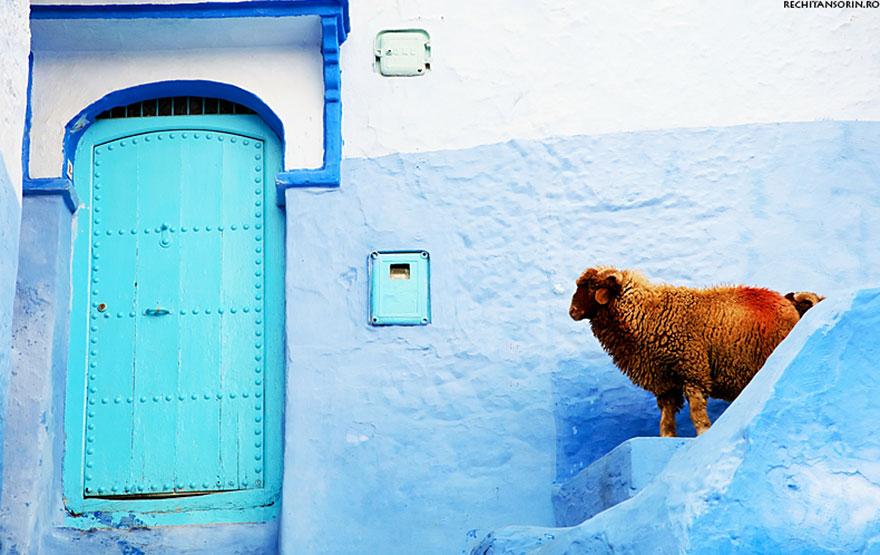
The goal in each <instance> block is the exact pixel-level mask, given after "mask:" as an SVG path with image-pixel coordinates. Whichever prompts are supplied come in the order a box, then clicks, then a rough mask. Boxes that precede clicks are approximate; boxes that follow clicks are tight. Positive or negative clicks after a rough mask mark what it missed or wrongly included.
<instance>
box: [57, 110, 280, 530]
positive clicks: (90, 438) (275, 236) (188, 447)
mask: <svg viewBox="0 0 880 555" xmlns="http://www.w3.org/2000/svg"><path fill="white" fill-rule="evenodd" d="M170 145H175V146H170ZM281 167H282V151H281V143H280V141H279V140H278V138H277V136H276V135H275V134H274V133H273V132H272V131H271V130H270V129H269V128H268V127H267V126H266V125H265V124H264V123H263V122H262V121H261V120H260V118H259V117H256V116H244V115H237V116H231V115H224V116H175V117H151V118H131V119H118V120H102V121H99V122H98V123H96V124H94V125H93V126H91V127H90V128H89V129H88V130H87V131H86V132H85V133H84V135H83V138H82V140H80V142H79V145H78V147H77V150H76V156H75V161H74V186H75V188H76V193H77V194H78V195H79V198H80V199H81V202H82V207H81V209H80V210H79V212H78V215H77V218H78V221H77V225H76V230H75V235H74V254H73V305H72V311H71V335H70V348H69V359H68V381H67V393H66V407H65V432H66V442H65V453H64V468H63V489H64V497H65V504H66V508H67V510H68V513H69V517H68V522H67V524H68V525H71V526H75V527H79V528H91V527H94V526H114V525H118V524H119V523H120V522H121V521H123V520H125V521H126V522H129V523H130V522H131V519H132V517H133V518H135V519H136V521H137V523H139V524H140V525H159V524H200V523H215V522H255V521H262V520H267V519H271V518H274V517H275V516H276V515H277V511H278V500H279V495H280V486H281V474H282V468H283V465H282V450H281V438H282V434H281V428H282V411H283V409H282V407H283V398H284V395H283V387H284V357H283V333H284V332H283V323H284V321H283V317H284V314H283V311H284V297H283V225H284V223H283V213H282V211H281V209H280V208H278V207H277V206H276V204H275V202H274V200H275V196H274V195H275V191H274V187H273V186H272V185H273V179H272V176H274V175H275V174H276V173H277V172H278V171H279V170H280V169H281ZM267 184H268V185H269V186H268V187H267V186H266V185H267ZM108 517H109V518H108ZM129 525H130V524H129Z"/></svg>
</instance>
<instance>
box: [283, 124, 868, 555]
mask: <svg viewBox="0 0 880 555" xmlns="http://www.w3.org/2000/svg"><path fill="white" fill-rule="evenodd" d="M878 149H880V124H876V123H834V122H825V123H813V124H782V125H750V126H737V127H731V128H719V129H694V130H675V131H657V132H644V133H624V134H611V135H601V136H582V137H567V138H558V139H550V140H542V141H511V142H507V143H501V144H496V145H487V146H482V147H479V148H474V149H464V150H456V151H442V152H431V153H425V154H411V155H393V156H387V157H382V158H375V159H362V160H347V161H345V163H344V165H343V184H344V185H343V187H342V188H340V189H339V190H334V191H290V192H288V197H287V201H288V203H287V242H288V243H287V264H288V290H287V303H288V304H287V306H288V314H287V326H288V338H287V342H288V348H289V354H288V357H289V367H290V368H289V373H288V390H287V395H288V401H287V410H288V415H287V422H288V425H287V429H286V434H287V435H286V449H287V451H286V453H285V469H286V473H285V477H284V501H283V504H282V518H283V522H282V547H283V548H284V550H285V552H286V553H297V552H301V551H306V552H314V553H355V552H357V553H401V554H403V553H449V552H457V551H459V550H465V551H468V550H469V549H470V548H471V547H472V546H473V545H474V544H475V543H476V542H477V541H478V540H477V539H476V538H477V537H480V538H481V537H483V536H484V535H485V534H486V532H488V530H490V529H492V528H493V527H494V526H496V524H495V523H502V522H503V523H507V524H511V523H521V524H535V525H545V526H549V525H552V524H553V514H552V508H551V505H550V498H551V493H552V489H553V485H554V484H553V483H554V480H558V481H563V480H565V479H567V478H569V477H570V476H572V475H573V474H575V473H576V472H577V471H579V470H580V469H581V468H583V467H585V466H586V465H588V464H589V463H591V462H592V461H594V460H595V459H596V458H598V457H599V456H601V455H603V454H604V453H607V452H608V451H610V450H611V449H612V448H614V447H615V446H616V445H617V444H618V443H620V442H621V441H623V440H625V439H628V438H630V437H633V436H639V435H650V436H655V435H657V433H658V422H659V413H658V410H657V408H656V405H655V402H654V399H653V397H652V396H651V395H649V394H647V393H645V392H644V391H642V390H640V389H638V388H636V387H635V386H633V385H631V384H630V383H629V381H628V380H627V378H625V377H624V376H623V375H622V374H621V373H620V372H619V371H618V370H617V369H616V368H615V367H614V366H613V365H612V364H611V361H610V359H609V357H608V356H607V355H606V354H604V352H603V351H602V350H601V348H600V347H599V345H598V343H597V342H596V340H595V339H594V338H593V336H592V334H591V333H590V331H589V326H588V324H586V323H584V322H573V321H572V320H571V319H570V318H569V316H568V311H567V309H568V304H569V301H570V297H571V294H572V292H573V289H574V280H575V279H576V277H577V276H578V275H579V273H580V272H581V271H582V270H583V269H584V268H585V267H587V266H589V265H592V264H596V263H611V264H616V265H619V266H621V267H637V268H641V269H642V270H644V271H645V272H646V273H647V275H648V276H649V277H651V278H653V279H657V280H665V281H669V282H673V283H677V284H683V285H711V284H717V283H721V282H730V283H746V284H756V285H761V286H766V287H770V288H773V289H776V290H779V291H781V292H786V291H789V290H816V291H820V292H822V293H833V292H835V291H838V290H840V289H841V288H852V287H860V286H864V285H866V284H872V283H874V284H876V283H880V257H878V255H877V250H876V249H875V248H873V246H872V245H874V244H875V243H876V242H878V241H880V217H878V214H880V189H878V187H877V186H876V185H877V182H878V179H880V162H878V159H877V156H876V152H877V151H878ZM385 249H387V250H395V249H425V250H427V251H429V252H430V254H431V265H432V266H431V274H432V283H431V291H432V311H433V323H432V324H431V325H429V326H426V327H415V328H403V327H389V328H373V327H371V326H369V325H368V324H367V295H366V293H367V279H366V278H367V276H366V257H367V256H368V254H369V253H370V252H371V251H373V250H385ZM679 425H680V433H682V434H683V435H688V434H690V435H693V428H692V427H691V425H690V421H689V418H688V417H687V415H686V413H682V414H681V415H679Z"/></svg>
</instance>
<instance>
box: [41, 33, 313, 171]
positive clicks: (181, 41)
mask: <svg viewBox="0 0 880 555" xmlns="http://www.w3.org/2000/svg"><path fill="white" fill-rule="evenodd" d="M33 34H34V40H33V41H34V48H35V53H34V75H33V92H32V97H31V103H32V109H33V119H32V122H31V128H30V137H31V150H30V159H29V163H30V173H31V177H35V178H36V177H59V176H60V175H62V172H63V154H64V153H63V149H62V142H63V140H64V131H65V125H66V124H67V123H68V122H70V120H71V119H72V118H73V117H74V116H76V115H77V114H78V113H79V112H80V111H81V110H82V109H83V108H85V107H86V106H88V105H90V104H92V103H93V102H95V101H97V100H99V99H101V98H102V97H103V96H105V95H107V94H108V93H111V92H113V91H117V90H121V89H125V88H128V87H133V86H136V85H140V84H145V83H154V82H158V81H169V80H207V81H216V82H221V83H227V84H231V85H235V86H237V87H239V88H242V89H245V90H247V91H249V92H251V93H253V94H255V95H256V96H258V97H259V98H260V99H262V100H263V101H264V102H265V103H266V104H267V105H268V106H269V107H270V108H271V109H272V110H273V111H274V112H275V113H276V114H277V115H278V116H279V117H280V118H281V121H282V122H283V124H284V129H285V136H284V137H282V138H281V139H282V140H283V141H284V143H285V162H284V163H285V168H286V169H288V168H317V167H320V166H321V164H322V162H323V137H324V130H323V109H324V108H323V107H324V89H323V65H322V61H321V52H320V43H321V41H320V38H321V26H320V20H319V18H317V17H311V16H302V17H292V18H272V19H269V20H262V19H258V20H256V21H244V20H240V19H231V20H149V19H133V20H121V21H120V20H81V19H75V20H64V21H60V20H37V21H35V22H34V24H33Z"/></svg>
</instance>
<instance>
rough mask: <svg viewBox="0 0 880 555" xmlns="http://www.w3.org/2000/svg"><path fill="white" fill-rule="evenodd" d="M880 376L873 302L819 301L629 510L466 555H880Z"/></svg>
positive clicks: (863, 298)
mask: <svg viewBox="0 0 880 555" xmlns="http://www.w3.org/2000/svg"><path fill="white" fill-rule="evenodd" d="M878 367H880V289H870V290H863V291H859V292H857V293H853V294H850V295H844V296H841V297H838V298H835V299H829V300H828V301H825V302H824V303H822V304H820V305H818V306H817V307H816V308H814V309H813V310H811V311H810V312H808V313H807V315H806V316H805V318H804V319H803V320H802V321H801V322H800V323H799V324H798V326H797V327H796V328H795V330H794V331H793V332H792V334H791V335H790V336H789V337H788V338H787V339H786V340H785V341H784V342H783V343H782V344H781V345H780V346H779V347H778V348H777V350H776V351H775V352H774V353H773V355H772V356H771V357H770V359H769V360H768V361H767V363H766V364H765V366H764V368H763V369H762V370H761V372H760V373H759V374H758V375H757V376H756V378H755V379H754V380H753V381H752V383H751V384H749V386H748V387H747V388H746V390H745V391H743V393H742V394H741V395H740V397H739V398H738V399H737V400H736V401H735V402H734V403H733V404H732V405H731V407H730V408H729V409H728V410H727V411H726V412H725V414H724V415H723V416H722V417H721V418H720V419H719V420H718V422H716V424H715V425H714V426H713V427H712V428H711V429H710V430H709V431H708V432H707V433H705V434H704V435H702V436H700V437H699V438H698V439H696V440H694V441H692V442H691V443H689V444H688V445H686V446H684V447H682V448H681V449H679V451H678V452H677V453H676V454H675V455H674V456H673V457H672V459H671V460H670V462H669V464H668V466H667V467H666V469H665V470H664V471H663V472H662V473H661V474H660V475H659V476H658V478H657V479H656V480H654V481H653V482H652V483H651V484H650V485H649V486H647V487H646V488H645V489H644V490H643V491H642V492H641V493H640V494H638V495H637V496H636V497H634V498H632V499H630V500H629V501H626V502H624V503H621V504H619V505H617V506H615V507H612V508H611V509H609V510H607V511H605V512H602V513H600V514H599V515H597V516H595V517H594V518H592V519H590V520H588V521H586V522H584V523H583V524H581V525H580V526H577V527H574V528H564V529H549V528H548V529H537V528H517V527H510V528H506V529H501V530H499V531H497V532H496V533H495V534H494V535H493V536H491V537H489V538H487V539H486V540H484V542H483V543H482V544H481V545H480V546H478V547H477V548H475V549H474V551H473V553H474V554H481V555H483V554H487V555H500V554H514V553H516V554H521V553H534V554H535V555H537V554H540V555H561V554H566V555H574V554H585V553H682V552H687V553H713V554H714V553H819V552H836V553H877V552H880V435H878V434H877V422H880V404H878V403H877V398H878V396H880V372H878V371H877V369H878Z"/></svg>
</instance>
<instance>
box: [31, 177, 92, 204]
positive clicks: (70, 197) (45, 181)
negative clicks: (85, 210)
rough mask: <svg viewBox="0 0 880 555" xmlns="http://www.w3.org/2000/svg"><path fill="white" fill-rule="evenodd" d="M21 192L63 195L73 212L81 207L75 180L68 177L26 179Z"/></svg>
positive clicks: (35, 194) (34, 194)
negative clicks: (74, 186) (74, 184)
mask: <svg viewBox="0 0 880 555" xmlns="http://www.w3.org/2000/svg"><path fill="white" fill-rule="evenodd" d="M21 192H22V195H23V196H26V197H29V196H45V195H61V198H63V199H64V204H66V205H67V208H68V209H69V210H70V212H71V213H76V210H77V208H78V207H79V197H78V196H77V194H76V190H75V189H74V188H73V181H72V180H70V179H68V178H66V177H44V178H39V179H25V180H24V183H23V185H22V189H21Z"/></svg>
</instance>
